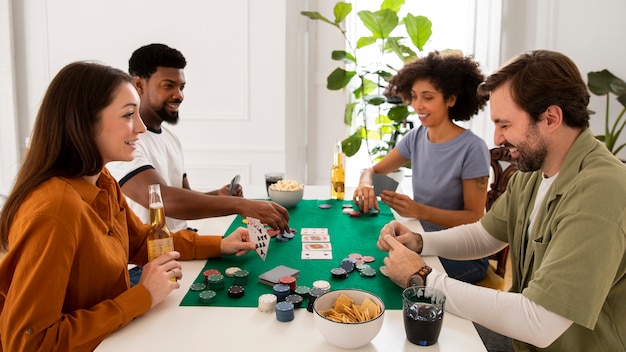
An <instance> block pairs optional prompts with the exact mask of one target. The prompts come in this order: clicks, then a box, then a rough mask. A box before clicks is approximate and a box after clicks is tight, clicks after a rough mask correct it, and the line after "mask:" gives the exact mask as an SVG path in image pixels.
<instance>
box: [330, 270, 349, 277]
mask: <svg viewBox="0 0 626 352" xmlns="http://www.w3.org/2000/svg"><path fill="white" fill-rule="evenodd" d="M330 274H331V275H332V277H333V278H335V279H347V278H348V272H347V271H346V270H345V269H344V268H332V269H330Z"/></svg>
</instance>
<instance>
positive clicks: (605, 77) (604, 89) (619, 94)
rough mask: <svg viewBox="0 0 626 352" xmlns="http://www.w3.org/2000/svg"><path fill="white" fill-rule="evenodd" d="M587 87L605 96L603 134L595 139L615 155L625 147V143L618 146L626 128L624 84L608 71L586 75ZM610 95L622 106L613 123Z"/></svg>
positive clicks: (625, 83) (591, 112)
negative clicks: (625, 127)
mask: <svg viewBox="0 0 626 352" xmlns="http://www.w3.org/2000/svg"><path fill="white" fill-rule="evenodd" d="M587 87H588V88H589V91H590V92H591V93H593V94H595V95H598V96H605V99H606V108H605V113H604V134H603V135H597V136H596V138H597V139H598V140H600V141H602V142H604V144H605V145H606V147H607V148H608V149H609V150H610V151H611V153H613V154H614V155H617V153H619V152H620V150H622V148H624V146H626V142H625V143H622V144H618V139H619V137H620V134H621V133H622V131H623V130H624V126H626V119H624V115H625V114H626V82H624V80H622V79H621V78H618V77H616V76H615V75H614V74H612V73H611V72H609V71H608V70H602V71H595V72H589V73H588V74H587ZM611 95H614V96H615V97H616V98H617V101H618V102H619V103H620V104H622V110H621V111H620V112H619V113H618V115H617V117H616V118H615V119H614V120H613V121H611V118H610V113H611V111H610V107H611ZM589 113H590V114H594V113H595V112H594V111H591V110H590V111H589Z"/></svg>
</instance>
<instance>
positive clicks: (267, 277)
mask: <svg viewBox="0 0 626 352" xmlns="http://www.w3.org/2000/svg"><path fill="white" fill-rule="evenodd" d="M299 275H300V270H297V269H292V268H289V267H287V266H284V265H278V266H277V267H275V268H274V269H272V270H270V271H266V272H264V273H263V274H261V275H259V281H260V282H261V283H264V284H266V285H270V286H273V285H275V284H277V283H278V282H279V281H280V278H281V277H283V276H293V277H295V278H297V277H298V276H299Z"/></svg>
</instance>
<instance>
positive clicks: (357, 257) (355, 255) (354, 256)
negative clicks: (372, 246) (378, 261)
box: [348, 253, 363, 260]
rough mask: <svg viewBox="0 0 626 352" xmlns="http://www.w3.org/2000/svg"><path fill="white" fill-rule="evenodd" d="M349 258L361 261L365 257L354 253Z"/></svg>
mask: <svg viewBox="0 0 626 352" xmlns="http://www.w3.org/2000/svg"><path fill="white" fill-rule="evenodd" d="M348 258H354V259H356V260H359V259H361V258H363V256H362V255H360V254H359V253H352V254H349V255H348Z"/></svg>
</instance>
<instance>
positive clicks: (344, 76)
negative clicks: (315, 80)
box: [326, 67, 356, 90]
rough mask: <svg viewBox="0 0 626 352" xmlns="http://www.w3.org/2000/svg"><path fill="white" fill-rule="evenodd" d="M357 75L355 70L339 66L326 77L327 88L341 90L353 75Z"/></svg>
mask: <svg viewBox="0 0 626 352" xmlns="http://www.w3.org/2000/svg"><path fill="white" fill-rule="evenodd" d="M354 75H356V72H354V71H346V70H344V69H342V68H339V67H337V68H336V69H335V70H334V71H333V72H331V74H330V75H329V76H328V78H327V79H326V88H328V89H330V90H339V89H341V88H344V87H345V86H347V85H348V83H350V80H351V79H352V77H354Z"/></svg>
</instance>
